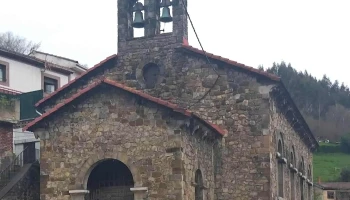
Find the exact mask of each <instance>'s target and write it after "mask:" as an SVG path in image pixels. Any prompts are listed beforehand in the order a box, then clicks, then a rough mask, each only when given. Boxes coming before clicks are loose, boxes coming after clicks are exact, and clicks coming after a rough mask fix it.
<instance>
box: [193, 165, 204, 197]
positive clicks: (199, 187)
mask: <svg viewBox="0 0 350 200" xmlns="http://www.w3.org/2000/svg"><path fill="white" fill-rule="evenodd" d="M194 177H195V178H194V179H195V200H203V199H204V192H203V189H204V186H203V184H204V183H203V174H202V171H201V170H200V169H197V170H196V171H195V176H194Z"/></svg>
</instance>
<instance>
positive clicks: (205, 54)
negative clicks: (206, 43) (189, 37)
mask: <svg viewBox="0 0 350 200" xmlns="http://www.w3.org/2000/svg"><path fill="white" fill-rule="evenodd" d="M181 1H182V5H183V7H184V9H185V11H186V15H187V17H188V19H189V20H190V23H191V27H192V29H193V31H194V34H195V35H196V38H197V41H198V43H199V45H200V47H201V49H202V51H203V52H204V56H205V58H206V59H207V61H208V63H209V64H211V62H210V60H209V58H208V56H207V53H206V52H205V50H204V48H203V45H202V43H201V41H200V39H199V36H198V34H197V31H196V29H195V27H194V25H193V22H192V19H191V16H190V14H189V13H188V10H187V6H186V4H185V2H184V0H181ZM213 70H214V71H215V73H216V74H217V75H218V76H217V78H216V80H215V82H214V84H213V85H212V86H211V87H210V88H209V90H208V91H207V92H206V93H205V94H204V95H203V96H202V97H201V98H200V99H198V100H197V102H195V103H193V104H192V105H190V106H188V108H191V107H192V106H193V105H194V104H196V103H198V102H200V101H201V100H203V99H204V98H205V97H206V96H207V95H208V94H209V93H210V92H211V90H212V89H213V88H214V87H215V85H216V83H217V82H218V80H219V78H220V74H219V73H218V72H217V71H216V69H215V67H213Z"/></svg>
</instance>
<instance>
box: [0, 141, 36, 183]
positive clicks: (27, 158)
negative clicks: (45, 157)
mask: <svg viewBox="0 0 350 200" xmlns="http://www.w3.org/2000/svg"><path fill="white" fill-rule="evenodd" d="M39 155H40V150H38V149H35V148H34V149H33V148H28V147H27V148H25V149H24V150H23V151H22V152H21V153H20V154H18V155H17V156H16V157H15V158H14V160H13V161H12V162H11V164H10V165H8V166H7V167H6V168H5V169H4V170H3V171H2V172H0V189H1V188H2V187H4V186H6V185H7V184H8V183H9V182H10V180H11V179H12V178H13V177H14V176H15V175H16V174H17V173H18V172H19V171H20V169H21V167H23V166H24V165H25V164H31V163H34V162H35V161H37V160H39Z"/></svg>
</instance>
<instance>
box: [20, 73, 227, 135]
mask: <svg viewBox="0 0 350 200" xmlns="http://www.w3.org/2000/svg"><path fill="white" fill-rule="evenodd" d="M102 83H105V84H108V85H111V86H114V87H116V88H119V89H122V90H124V91H127V92H130V93H132V94H135V95H137V96H140V97H142V98H145V99H147V100H149V101H152V102H154V103H156V104H158V105H162V106H165V107H167V108H170V109H172V110H173V111H174V112H178V113H181V114H183V115H185V116H188V117H196V118H197V119H200V121H202V122H203V123H204V124H206V125H207V126H208V127H210V128H211V129H213V130H214V131H216V132H217V133H219V134H220V135H225V134H226V133H227V131H226V130H223V129H221V128H220V127H219V126H217V125H214V124H212V123H210V122H208V121H206V120H204V119H201V118H199V116H197V115H195V114H194V113H192V112H191V111H189V110H186V109H182V108H180V107H179V106H178V105H176V104H173V103H170V102H167V101H164V100H162V99H160V98H155V97H153V96H151V95H149V94H146V93H144V92H142V91H139V90H135V89H133V88H130V87H128V86H125V85H123V84H121V83H118V82H116V81H112V80H108V79H103V80H99V81H96V82H95V83H92V84H90V85H89V86H88V87H86V88H84V89H82V90H80V91H79V92H77V93H76V94H74V95H73V96H71V97H70V98H68V99H66V100H64V102H62V103H59V104H57V105H56V106H55V107H53V108H52V109H51V110H49V111H48V112H46V113H44V114H43V115H41V116H40V117H37V118H36V119H35V120H33V121H32V122H30V123H28V124H27V125H26V126H25V127H24V128H23V131H26V130H29V129H31V128H32V127H33V126H34V125H35V124H37V123H39V122H40V121H42V120H43V119H45V118H47V117H48V116H50V115H51V114H53V113H55V112H56V111H58V110H59V109H61V108H62V107H63V106H65V105H67V104H69V103H70V102H72V101H73V100H75V99H76V98H78V97H79V96H81V95H83V94H85V93H87V92H88V91H90V90H91V89H93V88H95V87H96V86H98V85H100V84H102Z"/></svg>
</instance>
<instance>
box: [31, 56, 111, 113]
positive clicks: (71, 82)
mask: <svg viewBox="0 0 350 200" xmlns="http://www.w3.org/2000/svg"><path fill="white" fill-rule="evenodd" d="M116 57H117V55H116V54H113V55H111V56H109V57H107V58H106V59H104V60H102V61H101V62H100V63H98V64H97V65H95V66H93V67H91V68H89V69H88V70H87V71H86V72H84V73H82V74H81V75H80V76H78V77H76V78H75V79H73V80H71V81H70V82H69V83H67V84H66V85H64V86H62V87H60V88H58V90H56V91H55V92H53V93H51V94H50V95H48V96H46V97H45V98H43V99H41V100H40V101H38V102H37V103H36V104H35V106H36V107H38V106H39V105H40V104H42V103H44V102H45V101H46V100H48V99H50V98H51V97H53V96H56V95H57V94H58V93H60V92H61V91H62V90H64V89H65V88H67V87H69V86H70V85H72V84H73V83H74V82H76V81H78V80H80V79H82V78H83V77H85V76H86V75H87V74H89V73H90V72H92V71H94V70H95V69H97V68H98V67H100V66H102V65H103V64H105V63H106V62H108V61H110V60H112V59H114V58H116Z"/></svg>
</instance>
